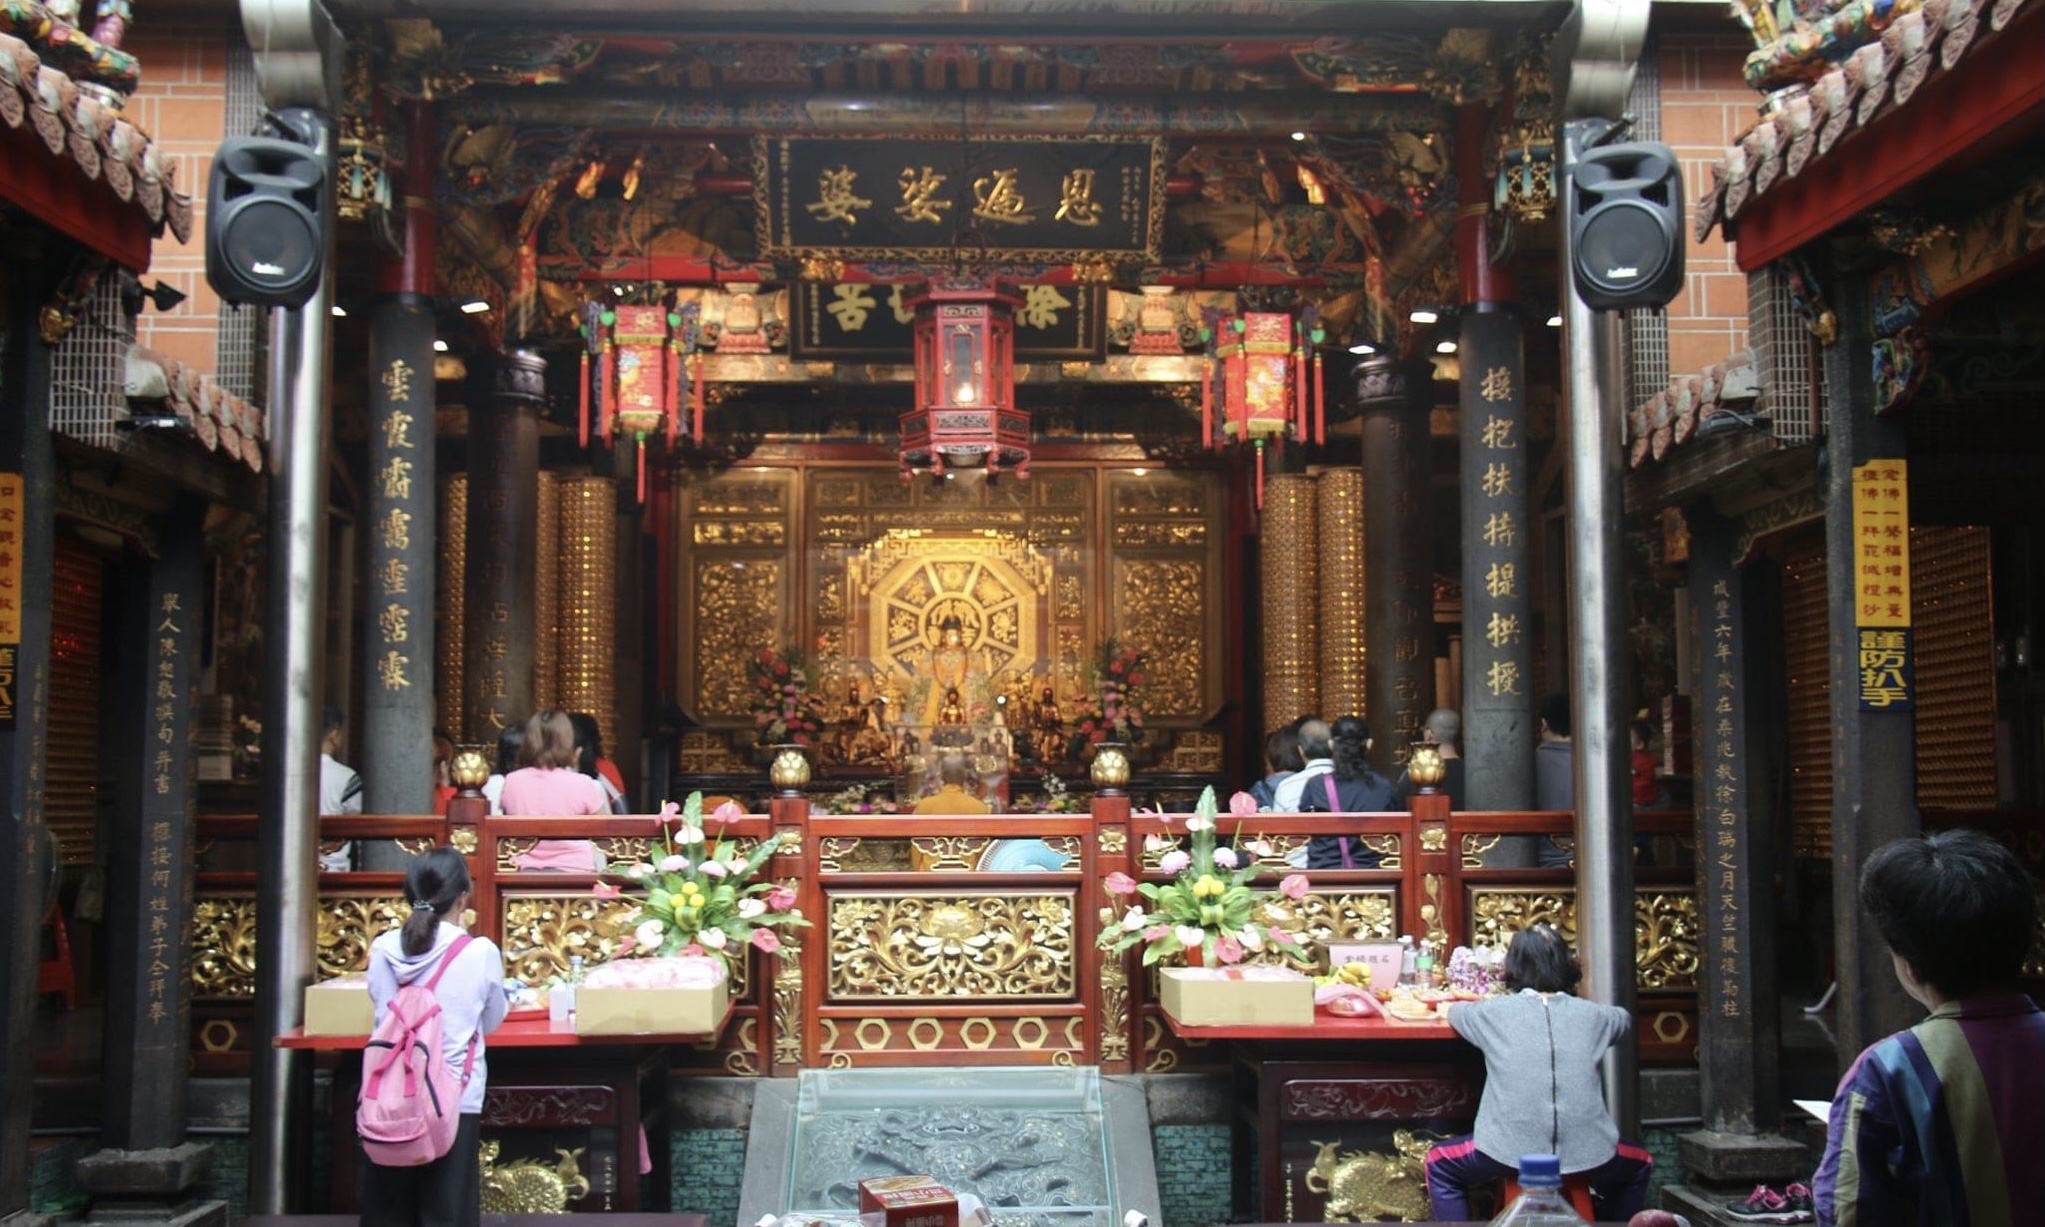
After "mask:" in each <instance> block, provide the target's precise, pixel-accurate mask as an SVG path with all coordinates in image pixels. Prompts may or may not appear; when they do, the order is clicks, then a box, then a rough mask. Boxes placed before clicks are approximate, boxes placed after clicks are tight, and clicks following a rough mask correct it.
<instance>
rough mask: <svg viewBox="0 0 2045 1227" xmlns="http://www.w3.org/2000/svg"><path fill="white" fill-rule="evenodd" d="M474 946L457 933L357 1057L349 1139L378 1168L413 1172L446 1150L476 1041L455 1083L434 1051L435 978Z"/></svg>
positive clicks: (457, 1122)
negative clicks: (357, 1093)
mask: <svg viewBox="0 0 2045 1227" xmlns="http://www.w3.org/2000/svg"><path fill="white" fill-rule="evenodd" d="M473 940H475V939H474V938H473V937H471V936H470V935H469V934H467V933H464V934H462V935H461V936H460V937H458V938H456V939H455V940H454V942H453V944H452V945H450V946H448V948H447V953H446V954H444V955H442V956H440V966H439V967H437V968H436V969H434V972H433V978H432V979H430V980H428V981H426V983H424V984H407V985H404V986H403V987H401V988H399V989H398V994H397V996H395V997H393V998H391V1003H390V1007H389V1008H388V1009H387V1010H385V1011H384V1016H383V1021H382V1022H380V1023H378V1024H377V1025H376V1031H375V1032H374V1033H373V1034H372V1035H370V1037H369V1044H368V1046H367V1047H365V1048H364V1049H363V1051H362V1098H361V1099H359V1100H357V1101H356V1104H355V1136H356V1137H358V1138H360V1139H361V1141H362V1153H363V1154H365V1155H367V1156H368V1157H369V1161H370V1162H371V1163H374V1164H376V1165H377V1166H379V1167H418V1166H419V1165H421V1164H423V1163H431V1162H433V1161H434V1160H435V1159H438V1158H440V1157H441V1156H442V1155H445V1154H446V1153H447V1152H448V1151H450V1150H452V1149H454V1135H455V1131H456V1130H457V1129H459V1128H460V1127H461V1112H462V1088H464V1087H466V1086H467V1085H468V1084H469V1072H470V1071H471V1070H473V1069H474V1068H475V1067H476V1037H475V1036H470V1037H469V1055H468V1059H467V1060H465V1061H463V1062H462V1076H461V1080H460V1081H459V1082H457V1081H456V1080H455V1076H454V1074H453V1072H452V1071H450V1070H449V1069H448V1067H447V1059H446V1058H445V1057H444V1056H442V1055H441V1050H440V1000H439V999H438V998H437V997H435V996H434V995H433V990H434V989H435V988H437V987H439V985H440V977H442V976H444V975H446V974H447V969H448V968H449V967H450V966H452V965H453V963H454V961H455V960H456V959H458V958H460V957H461V953H462V951H463V950H466V949H467V948H468V945H469V943H470V942H471V941H473Z"/></svg>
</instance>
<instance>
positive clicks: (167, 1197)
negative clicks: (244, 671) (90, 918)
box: [77, 499, 227, 1225]
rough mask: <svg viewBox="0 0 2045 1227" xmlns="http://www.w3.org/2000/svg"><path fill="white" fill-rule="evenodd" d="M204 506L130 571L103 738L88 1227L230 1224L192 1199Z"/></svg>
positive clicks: (177, 511)
mask: <svg viewBox="0 0 2045 1227" xmlns="http://www.w3.org/2000/svg"><path fill="white" fill-rule="evenodd" d="M204 514H205V506H204V504H203V503H202V502H200V501H198V500H196V499H187V500H183V501H180V502H179V503H178V504H177V505H176V506H175V507H173V508H172V510H171V511H170V512H169V513H168V514H167V515H166V516H165V517H164V523H163V532H162V534H161V536H160V538H159V540H160V541H161V542H162V556H161V557H159V558H157V559H155V560H154V561H152V562H150V563H148V564H147V565H146V567H143V566H131V567H127V568H124V569H123V575H122V580H123V582H122V584H121V591H120V609H119V611H118V617H119V619H120V624H119V625H120V629H119V635H120V646H119V649H118V650H119V652H120V653H121V658H122V659H127V660H132V661H134V662H135V664H136V667H134V668H130V669H124V670H123V671H122V676H123V677H124V678H126V679H127V681H126V683H125V685H124V687H123V689H124V691H125V693H123V694H122V695H121V696H120V698H119V700H118V702H117V707H116V712H115V719H116V721H117V722H118V723H117V725H116V728H117V729H118V733H117V735H116V737H115V738H114V739H113V740H112V742H111V744H110V746H109V748H110V749H111V750H112V751H113V752H114V753H116V754H118V755H119V756H120V757H121V758H122V759H125V760H126V762H127V763H128V766H127V767H126V768H125V769H123V770H121V771H118V772H116V773H115V786H114V798H113V800H114V814H115V817H114V820H113V827H112V833H111V837H110V838H109V839H108V840H107V841H106V845H105V856H106V877H107V891H106V899H107V903H106V934H107V941H106V945H105V949H106V963H107V978H106V983H107V988H106V1027H105V1031H104V1034H103V1035H102V1036H101V1039H100V1049H101V1068H102V1069H104V1071H105V1075H104V1077H103V1079H102V1083H101V1085H102V1092H101V1093H102V1100H103V1102H102V1118H103V1132H102V1134H101V1140H102V1142H103V1143H104V1149H101V1150H99V1151H97V1152H95V1153H94V1154H92V1155H90V1156H88V1157H86V1158H84V1159H81V1160H80V1161H79V1163H78V1171H77V1176H78V1181H79V1184H80V1185H81V1187H83V1188H84V1189H85V1191H86V1192H88V1193H90V1194H92V1195H93V1206H92V1211H91V1213H90V1214H89V1215H88V1221H91V1222H102V1221H112V1220H114V1219H116V1218H118V1219H121V1220H122V1221H127V1222H137V1223H149V1222H155V1223H164V1222H170V1221H176V1222H179V1223H189V1224H194V1225H197V1224H224V1223H225V1222H226V1221H227V1206H226V1204H225V1203H223V1202H209V1203H204V1204H200V1205H195V1204H194V1203H193V1202H192V1200H191V1196H192V1189H193V1186H195V1185H196V1184H197V1183H198V1181H199V1179H200V1177H201V1176H202V1175H203V1174H204V1172H205V1170H206V1166H207V1163H208V1160H209V1158H210V1154H211V1149H212V1148H211V1147H209V1146H206V1145H204V1144H201V1143H196V1142H193V1141H191V1140H189V1139H188V1138H187V1136H186V1133H185V1091H186V1079H187V1076H188V1072H189V1071H188V1064H189V1062H188V1060H187V1056H188V1053H189V1049H190V1046H191V990H190V974H189V967H188V966H187V964H188V962H189V956H188V954H187V944H186V941H185V932H186V929H187V926H188V924H189V922H190V919H191V914H192V866H191V861H192V825H193V822H194V819H195V815H196V801H197V791H196V788H195V780H194V775H195V772H194V765H195V764H194V758H193V753H192V741H193V734H194V731H195V720H194V715H193V696H194V694H195V693H196V690H197V683H198V669H199V632H200V619H201V617H202V615H203V613H204V606H205V596H206V592H205V583H204V577H205V569H204V562H205V560H204V558H203V556H202V554H203V548H204V538H203V534H202V533H201V532H200V522H201V520H202V519H203V518H204Z"/></svg>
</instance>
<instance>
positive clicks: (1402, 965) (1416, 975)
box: [1399, 933, 1420, 988]
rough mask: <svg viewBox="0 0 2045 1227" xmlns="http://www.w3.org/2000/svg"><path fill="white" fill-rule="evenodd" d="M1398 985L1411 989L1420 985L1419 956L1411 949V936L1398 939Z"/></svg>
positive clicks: (1407, 935)
mask: <svg viewBox="0 0 2045 1227" xmlns="http://www.w3.org/2000/svg"><path fill="white" fill-rule="evenodd" d="M1399 983H1400V984H1401V985H1403V986H1405V987H1407V988H1412V987H1415V986H1417V985H1418V984H1419V983H1420V954H1419V952H1418V951H1416V950H1414V949H1413V935H1412V934H1410V933H1405V934H1401V935H1400V937H1399Z"/></svg>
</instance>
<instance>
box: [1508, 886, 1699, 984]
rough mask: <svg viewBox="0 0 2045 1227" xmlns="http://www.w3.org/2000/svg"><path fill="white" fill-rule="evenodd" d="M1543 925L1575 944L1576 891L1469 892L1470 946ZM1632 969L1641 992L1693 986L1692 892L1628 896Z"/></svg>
mask: <svg viewBox="0 0 2045 1227" xmlns="http://www.w3.org/2000/svg"><path fill="white" fill-rule="evenodd" d="M1542 922H1546V923H1548V924H1552V925H1554V926H1555V927H1556V928H1557V929H1559V930H1561V932H1562V935H1563V936H1564V937H1567V938H1568V939H1569V940H1570V941H1572V942H1574V941H1575V940H1576V888H1575V887H1573V886H1557V887H1551V888H1546V889H1523V888H1522V889H1499V888H1492V887H1473V888H1471V890H1470V940H1471V942H1472V944H1475V945H1482V946H1492V947H1503V946H1504V945H1505V944H1506V943H1507V942H1509V941H1511V940H1512V935H1513V934H1514V933H1517V932H1518V931H1520V930H1521V929H1524V928H1526V927H1527V926H1528V925H1532V924H1538V923H1542ZM1633 933H1634V951H1635V953H1634V969H1635V972H1636V974H1637V975H1638V977H1639V985H1640V987H1641V988H1642V989H1647V990H1651V991H1669V990H1682V989H1694V988H1696V987H1697V968H1698V963H1697V960H1698V953H1699V951H1698V947H1699V943H1700V942H1701V940H1702V935H1703V925H1702V921H1701V919H1700V918H1699V916H1698V911H1697V895H1696V892H1695V891H1691V890H1685V889H1682V888H1680V887H1678V888H1669V887H1661V886H1642V887H1638V888H1636V889H1635V890H1634V892H1633Z"/></svg>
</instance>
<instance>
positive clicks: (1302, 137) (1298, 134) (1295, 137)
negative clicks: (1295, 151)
mask: <svg viewBox="0 0 2045 1227" xmlns="http://www.w3.org/2000/svg"><path fill="white" fill-rule="evenodd" d="M1306 138H1307V134H1306V133H1304V132H1295V133H1293V134H1292V139H1293V140H1296V141H1303V140H1305V139H1306Z"/></svg>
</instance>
